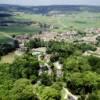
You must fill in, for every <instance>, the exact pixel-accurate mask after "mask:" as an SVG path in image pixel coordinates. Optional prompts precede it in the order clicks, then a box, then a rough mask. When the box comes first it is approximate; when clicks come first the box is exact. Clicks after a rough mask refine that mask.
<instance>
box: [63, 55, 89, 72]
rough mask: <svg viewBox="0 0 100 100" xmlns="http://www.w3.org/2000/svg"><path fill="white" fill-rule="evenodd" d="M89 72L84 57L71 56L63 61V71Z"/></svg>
mask: <svg viewBox="0 0 100 100" xmlns="http://www.w3.org/2000/svg"><path fill="white" fill-rule="evenodd" d="M87 70H91V66H90V65H89V63H88V60H87V58H86V57H83V56H71V57H69V58H67V59H65V60H64V71H65V73H66V72H84V71H87Z"/></svg>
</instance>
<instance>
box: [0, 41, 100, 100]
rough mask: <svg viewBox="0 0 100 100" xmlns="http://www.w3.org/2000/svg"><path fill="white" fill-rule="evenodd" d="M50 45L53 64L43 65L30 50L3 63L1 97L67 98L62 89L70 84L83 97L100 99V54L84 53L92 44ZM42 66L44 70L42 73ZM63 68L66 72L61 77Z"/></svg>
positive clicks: (22, 99)
mask: <svg viewBox="0 0 100 100" xmlns="http://www.w3.org/2000/svg"><path fill="white" fill-rule="evenodd" d="M34 43H35V42H32V45H33V44H34ZM36 43H37V42H36ZM39 43H41V42H39ZM35 45H38V44H35ZM46 46H47V53H48V54H50V55H51V58H50V62H49V63H48V65H49V66H51V67H50V68H48V67H47V68H46V64H44V67H43V68H41V62H39V61H38V57H36V56H33V55H31V53H30V52H28V53H26V54H24V55H23V56H21V57H18V58H16V60H15V61H14V62H13V63H12V64H0V99H1V100H63V99H62V95H61V94H62V90H63V88H67V89H68V90H70V91H71V92H72V93H73V94H76V95H80V99H81V100H85V99H86V98H87V100H99V99H100V95H99V93H100V91H99V90H100V58H99V57H95V56H83V55H82V52H83V51H84V50H85V51H86V50H88V49H87V48H88V45H87V46H85V47H82V46H81V45H78V46H77V45H76V44H73V43H66V42H54V41H50V42H48V44H47V45H46ZM33 47H34V46H33ZM33 47H31V48H33ZM38 47H41V45H38ZM89 48H90V46H89ZM56 61H58V62H60V63H61V64H62V65H63V67H62V69H61V70H58V69H57V68H56V67H55V66H54V62H56ZM42 65H43V63H42ZM40 69H41V70H42V71H43V70H44V71H43V73H42V74H40V75H39V72H40ZM49 71H52V73H51V74H49V73H48V72H49ZM60 71H62V73H63V75H61V76H60V77H58V75H57V74H59V73H60ZM58 72H59V73H58Z"/></svg>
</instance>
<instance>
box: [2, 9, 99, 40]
mask: <svg viewBox="0 0 100 100" xmlns="http://www.w3.org/2000/svg"><path fill="white" fill-rule="evenodd" d="M1 12H2V11H1ZM3 12H5V11H3ZM58 12H59V11H58ZM3 16H4V17H2V16H1V20H2V23H1V25H0V40H1V39H4V38H5V36H3V35H1V33H2V32H4V33H6V34H8V35H13V34H14V35H20V34H35V33H39V32H40V31H44V30H43V28H41V27H40V26H39V24H47V25H50V27H49V28H48V29H47V31H51V32H66V31H67V30H72V29H74V30H84V29H88V28H99V26H100V13H99V12H90V11H85V10H82V11H72V12H66V13H56V11H50V12H49V11H48V13H47V14H42V13H39V14H36V13H32V12H31V13H30V12H29V11H28V12H24V11H16V12H14V11H12V12H10V14H9V16H8V15H7V14H6V12H5V15H4V14H3ZM2 24H3V25H2Z"/></svg>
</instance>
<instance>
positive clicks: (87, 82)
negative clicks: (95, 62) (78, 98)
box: [66, 71, 100, 95]
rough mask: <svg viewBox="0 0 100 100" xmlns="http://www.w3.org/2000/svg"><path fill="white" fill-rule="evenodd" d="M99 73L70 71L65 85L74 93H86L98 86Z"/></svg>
mask: <svg viewBox="0 0 100 100" xmlns="http://www.w3.org/2000/svg"><path fill="white" fill-rule="evenodd" d="M99 77H100V75H99V74H97V73H95V72H91V71H87V72H83V73H79V72H77V73H72V74H70V79H68V80H66V81H67V87H68V88H69V89H70V90H71V91H72V92H73V93H75V94H81V95H86V94H88V93H92V92H93V91H95V90H96V89H98V88H99V81H100V78H99Z"/></svg>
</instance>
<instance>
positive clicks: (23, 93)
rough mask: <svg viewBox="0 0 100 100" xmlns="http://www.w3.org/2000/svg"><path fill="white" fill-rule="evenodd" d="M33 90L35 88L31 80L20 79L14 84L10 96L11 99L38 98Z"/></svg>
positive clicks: (36, 99) (26, 99)
mask: <svg viewBox="0 0 100 100" xmlns="http://www.w3.org/2000/svg"><path fill="white" fill-rule="evenodd" d="M33 91H34V89H33V86H32V84H31V81H30V80H28V79H19V80H17V81H15V83H14V86H13V88H12V89H11V91H10V96H9V98H10V99H11V100H38V97H37V96H36V95H35V94H34V93H33Z"/></svg>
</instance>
